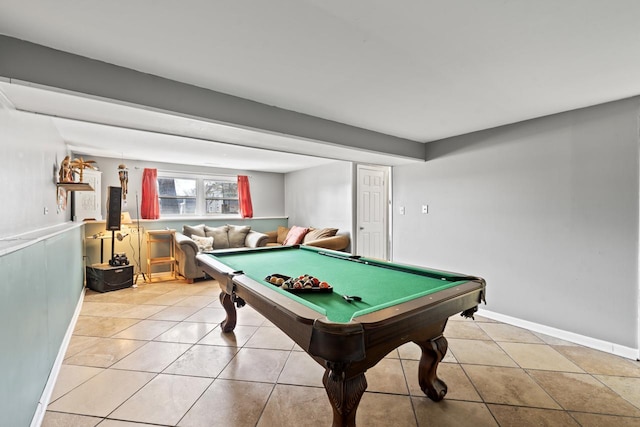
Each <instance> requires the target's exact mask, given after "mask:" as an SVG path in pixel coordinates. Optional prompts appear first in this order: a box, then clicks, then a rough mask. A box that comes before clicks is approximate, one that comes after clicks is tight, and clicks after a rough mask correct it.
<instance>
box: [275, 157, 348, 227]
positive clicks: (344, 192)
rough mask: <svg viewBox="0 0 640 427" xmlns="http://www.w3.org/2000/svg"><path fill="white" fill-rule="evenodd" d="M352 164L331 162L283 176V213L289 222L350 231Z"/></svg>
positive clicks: (304, 225) (290, 223)
mask: <svg viewBox="0 0 640 427" xmlns="http://www.w3.org/2000/svg"><path fill="white" fill-rule="evenodd" d="M352 176H353V166H352V163H350V162H339V161H337V162H335V163H331V164H328V165H324V166H318V167H315V168H310V169H305V170H301V171H296V172H291V173H288V174H286V176H285V213H286V215H287V216H288V217H289V225H290V226H292V225H299V226H303V227H316V228H322V227H333V228H338V229H339V230H340V233H342V232H348V233H349V234H351V232H352V227H353V210H354V206H353V183H352Z"/></svg>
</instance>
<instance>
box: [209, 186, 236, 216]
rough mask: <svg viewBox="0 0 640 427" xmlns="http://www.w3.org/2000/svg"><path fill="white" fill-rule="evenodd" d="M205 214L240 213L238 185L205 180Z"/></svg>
mask: <svg viewBox="0 0 640 427" xmlns="http://www.w3.org/2000/svg"><path fill="white" fill-rule="evenodd" d="M204 197H205V207H206V209H205V213H207V214H229V213H236V214H237V213H238V183H237V182H231V181H214V180H212V179H205V180H204Z"/></svg>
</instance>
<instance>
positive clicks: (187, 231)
mask: <svg viewBox="0 0 640 427" xmlns="http://www.w3.org/2000/svg"><path fill="white" fill-rule="evenodd" d="M182 234H184V235H185V236H187V237H191V236H200V237H206V234H205V231H204V224H198V225H183V226H182Z"/></svg>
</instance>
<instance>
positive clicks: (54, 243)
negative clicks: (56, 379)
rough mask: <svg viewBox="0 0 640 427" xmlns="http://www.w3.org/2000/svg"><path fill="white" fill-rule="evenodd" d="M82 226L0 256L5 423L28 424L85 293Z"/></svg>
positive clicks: (0, 387)
mask: <svg viewBox="0 0 640 427" xmlns="http://www.w3.org/2000/svg"><path fill="white" fill-rule="evenodd" d="M82 234H83V231H82V227H75V228H73V229H71V230H69V231H67V232H63V233H62V234H58V235H56V236H54V237H52V238H49V239H44V240H40V241H37V242H35V243H33V244H31V245H29V246H27V247H25V248H23V249H19V250H17V251H14V252H10V253H8V254H6V255H4V256H0V275H1V277H2V278H3V280H2V282H1V283H0V342H1V343H2V350H1V351H0V426H15V427H21V426H29V424H30V423H31V420H32V418H33V416H34V414H35V411H36V409H37V405H38V402H39V401H40V398H41V396H42V393H43V391H44V388H45V385H46V383H47V380H48V378H49V375H50V373H51V369H52V367H53V365H54V362H55V359H56V357H57V354H58V351H59V349H60V347H61V344H62V341H63V338H64V335H65V333H66V331H67V329H68V327H69V324H70V322H71V320H72V317H73V314H74V311H75V307H76V305H77V303H78V300H79V298H80V296H81V293H82V289H83V288H82V286H83V282H82V279H83V276H82V253H81V252H82V240H81V236H82Z"/></svg>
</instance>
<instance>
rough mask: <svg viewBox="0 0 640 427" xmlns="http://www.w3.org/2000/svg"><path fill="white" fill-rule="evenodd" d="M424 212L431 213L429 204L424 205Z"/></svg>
mask: <svg viewBox="0 0 640 427" xmlns="http://www.w3.org/2000/svg"><path fill="white" fill-rule="evenodd" d="M422 213H423V214H428V213H429V205H422Z"/></svg>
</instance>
